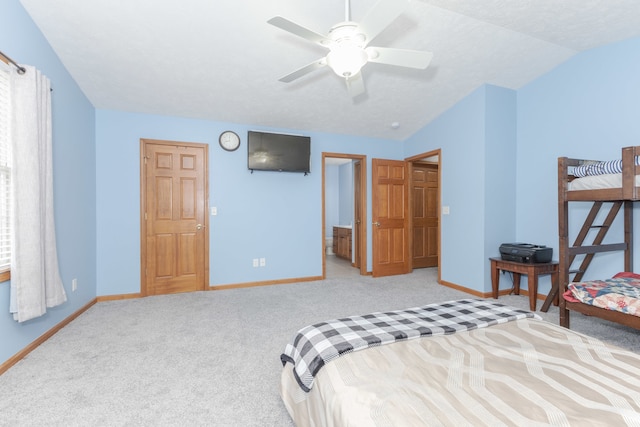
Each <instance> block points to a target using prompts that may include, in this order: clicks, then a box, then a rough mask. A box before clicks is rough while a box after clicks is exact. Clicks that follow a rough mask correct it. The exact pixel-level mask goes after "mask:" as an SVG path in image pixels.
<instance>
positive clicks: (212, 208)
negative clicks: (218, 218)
mask: <svg viewBox="0 0 640 427" xmlns="http://www.w3.org/2000/svg"><path fill="white" fill-rule="evenodd" d="M210 209H211V216H215V215H218V208H217V207H215V206H211V208H210Z"/></svg>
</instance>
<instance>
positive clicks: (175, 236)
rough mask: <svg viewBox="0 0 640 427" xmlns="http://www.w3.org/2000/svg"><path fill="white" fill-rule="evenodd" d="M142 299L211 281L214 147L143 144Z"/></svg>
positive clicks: (145, 141) (144, 141) (202, 286)
mask: <svg viewBox="0 0 640 427" xmlns="http://www.w3.org/2000/svg"><path fill="white" fill-rule="evenodd" d="M140 154H141V156H140V175H141V177H140V207H141V210H140V225H141V227H140V232H141V236H140V242H141V251H140V252H141V269H140V270H141V276H142V277H141V286H140V287H141V289H140V291H141V294H142V295H159V294H170V293H178V292H193V291H201V290H204V289H205V285H206V284H207V283H208V282H209V262H208V261H209V233H208V229H209V224H208V215H207V206H208V195H209V189H208V187H209V184H208V176H209V173H208V146H207V145H206V144H195V143H185V142H176V141H159V140H150V139H141V140H140Z"/></svg>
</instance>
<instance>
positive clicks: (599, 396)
mask: <svg viewBox="0 0 640 427" xmlns="http://www.w3.org/2000/svg"><path fill="white" fill-rule="evenodd" d="M638 377H640V355H637V354H635V353H632V352H629V351H626V350H622V349H619V348H616V347H612V346H608V345H606V344H604V343H602V342H600V341H598V340H596V339H593V338H590V337H587V336H584V335H582V334H579V333H577V332H574V331H571V330H569V329H566V328H562V327H560V326H557V325H554V324H551V323H548V322H545V321H542V320H539V319H536V318H525V319H520V320H515V321H510V322H507V323H500V324H496V325H493V326H489V327H486V328H481V329H473V330H469V331H460V332H456V333H454V334H451V335H439V336H431V337H423V338H418V339H414V340H407V341H399V342H395V343H393V344H387V345H382V346H375V347H370V348H367V349H364V350H360V351H355V352H350V353H347V354H344V355H342V356H341V357H339V358H337V359H334V360H332V361H331V362H329V363H327V364H325V366H324V367H323V368H322V369H321V370H320V371H319V372H318V373H317V374H316V376H315V383H314V385H313V388H311V390H310V391H309V392H305V391H304V390H302V389H301V387H300V385H299V383H298V381H297V379H296V378H295V376H294V373H293V366H292V365H291V364H288V363H287V364H285V367H284V369H283V371H282V377H281V387H280V392H281V396H282V399H283V401H284V403H285V406H286V408H287V410H288V412H289V414H290V415H291V417H292V418H293V420H294V421H295V423H296V426H297V427H319V426H326V427H338V426H358V427H366V426H409V425H411V426H414V425H415V426H417V425H456V426H465V425H466V426H485V425H486V426H495V425H536V424H538V423H540V425H565V426H568V425H584V422H585V420H588V423H589V425H593V426H597V425H602V426H604V425H640V382H638V381H637V378H638Z"/></svg>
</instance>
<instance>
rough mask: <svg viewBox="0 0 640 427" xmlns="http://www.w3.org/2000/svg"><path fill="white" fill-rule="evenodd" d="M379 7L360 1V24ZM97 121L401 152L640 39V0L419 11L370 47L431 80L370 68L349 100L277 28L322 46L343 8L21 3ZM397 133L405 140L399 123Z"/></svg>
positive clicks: (416, 3)
mask: <svg viewBox="0 0 640 427" xmlns="http://www.w3.org/2000/svg"><path fill="white" fill-rule="evenodd" d="M376 1H377V0H352V1H351V2H350V3H351V5H350V15H351V20H352V21H356V22H358V21H359V20H361V19H362V18H363V17H364V16H365V15H366V13H367V11H368V10H370V9H371V8H372V7H374V5H375V4H376ZM21 3H22V4H23V5H24V7H25V9H26V10H27V12H28V13H29V14H30V15H31V17H32V18H33V20H34V21H35V23H36V25H37V26H38V27H39V28H40V29H41V31H42V32H43V34H44V35H45V37H46V38H47V40H48V41H49V43H50V44H51V46H52V47H53V49H54V50H55V52H56V53H57V55H58V56H59V57H60V59H61V60H62V62H63V63H64V65H65V66H66V68H67V69H68V71H69V72H70V74H71V75H72V76H73V78H74V79H75V80H76V81H77V83H78V84H79V86H80V88H81V89H82V90H83V92H84V93H85V94H86V96H87V97H88V98H89V100H90V101H91V102H92V103H93V105H94V106H95V107H96V108H98V109H111V110H121V111H130V112H143V113H152V114H161V115H169V116H180V117H192V118H202V119H209V120H215V121H223V122H232V123H242V124H250V125H252V126H253V127H255V128H259V127H261V126H262V127H275V128H289V129H299V130H305V131H320V132H330V133H339V134H347V135H360V136H367V137H375V138H385V139H393V140H403V139H405V138H407V137H409V136H410V135H412V134H413V133H415V132H416V131H417V130H419V129H420V128H422V127H424V126H425V125H426V124H428V123H429V122H430V121H431V120H433V119H434V118H435V117H437V116H438V115H439V114H441V113H442V112H444V111H445V110H447V109H448V108H449V107H451V106H453V105H454V104H456V103H457V102H458V101H460V100H461V99H462V98H463V97H465V96H466V95H468V94H469V93H470V92H472V91H473V90H475V89H476V88H478V87H480V86H482V85H483V84H485V83H489V84H494V85H498V86H502V87H506V88H511V89H519V88H520V87H522V86H523V85H525V84H527V83H528V82H530V81H532V80H533V79H535V78H537V77H538V76H540V75H542V74H544V73H546V72H548V71H549V70H551V69H553V68H554V67H556V66H557V65H558V64H560V63H562V62H564V61H566V60H567V59H569V58H570V57H572V56H573V55H575V54H577V53H579V52H581V51H584V50H587V49H592V48H595V47H599V46H602V45H605V44H609V43H612V42H616V41H619V40H623V39H626V38H630V37H635V36H638V35H640V5H639V4H638V2H637V0H562V1H560V0H413V1H411V2H410V3H409V4H408V6H407V8H406V10H405V11H404V12H403V13H402V14H401V15H400V16H399V17H398V18H397V19H395V20H394V21H393V22H391V24H390V25H389V26H388V27H387V28H386V29H385V30H384V31H383V32H382V33H380V34H379V36H378V37H376V38H375V40H374V43H372V44H374V45H376V46H385V47H394V48H403V49H415V50H424V51H429V52H433V54H434V56H433V60H432V62H431V64H430V66H429V67H428V68H427V69H426V70H416V69H405V68H399V67H393V66H389V65H383V64H376V63H369V64H367V65H366V66H365V67H364V68H363V70H362V75H363V78H364V82H365V85H366V89H367V93H366V94H365V95H361V96H358V97H356V98H354V99H352V98H351V97H349V96H348V94H347V91H346V88H345V84H344V81H343V79H341V78H340V77H338V76H337V75H335V74H334V73H333V72H331V70H330V69H328V68H324V69H320V70H317V71H315V72H313V73H311V74H308V75H306V76H304V77H302V78H300V79H297V80H295V81H293V82H291V83H283V82H280V81H278V79H279V78H280V77H282V76H284V75H286V74H288V73H290V72H292V71H294V70H296V69H298V68H300V67H302V66H304V65H306V64H308V63H310V62H312V61H314V60H316V59H318V58H321V57H323V56H324V55H326V53H327V50H326V49H324V48H323V47H321V46H319V45H317V44H314V43H311V42H309V41H308V40H304V39H302V38H300V37H296V36H295V35H292V34H290V33H288V32H286V31H283V30H281V29H279V28H276V27H274V26H272V25H269V24H267V20H269V19H270V18H272V17H274V16H283V17H285V18H287V19H289V20H291V21H294V22H296V23H298V24H300V25H302V26H304V27H307V28H309V29H311V30H313V31H315V32H318V33H320V34H323V35H324V34H327V32H328V31H329V29H330V28H331V27H332V26H333V25H334V24H336V23H338V22H340V21H343V20H344V19H345V3H344V1H343V0H304V1H295V0H269V1H256V0H181V1H179V2H178V1H175V0H172V1H169V0H126V1H113V0H91V1H87V0H56V1H55V2H51V0H21ZM394 122H397V124H399V126H398V127H397V129H393V128H392V123H394Z"/></svg>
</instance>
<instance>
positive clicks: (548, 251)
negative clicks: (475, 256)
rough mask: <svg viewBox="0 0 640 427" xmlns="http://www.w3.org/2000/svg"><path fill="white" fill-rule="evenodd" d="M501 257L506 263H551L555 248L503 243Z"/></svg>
mask: <svg viewBox="0 0 640 427" xmlns="http://www.w3.org/2000/svg"><path fill="white" fill-rule="evenodd" d="M500 256H501V257H502V259H503V260H504V261H515V262H524V263H528V264H534V263H540V262H551V257H552V256H553V248H548V247H546V246H542V245H532V244H530V243H503V244H501V245H500Z"/></svg>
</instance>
